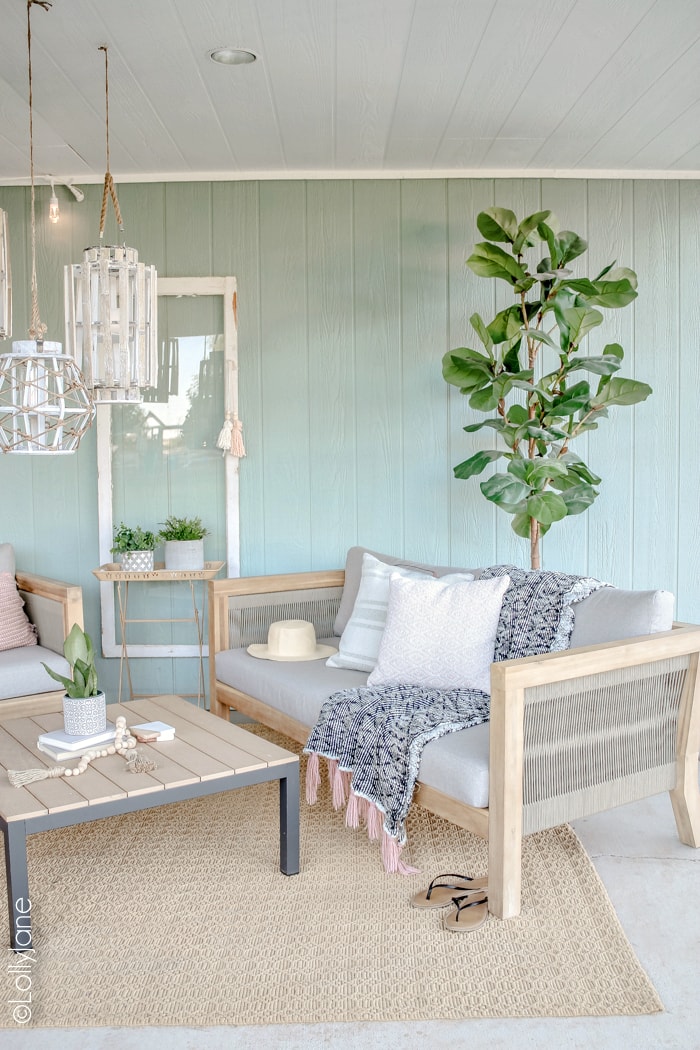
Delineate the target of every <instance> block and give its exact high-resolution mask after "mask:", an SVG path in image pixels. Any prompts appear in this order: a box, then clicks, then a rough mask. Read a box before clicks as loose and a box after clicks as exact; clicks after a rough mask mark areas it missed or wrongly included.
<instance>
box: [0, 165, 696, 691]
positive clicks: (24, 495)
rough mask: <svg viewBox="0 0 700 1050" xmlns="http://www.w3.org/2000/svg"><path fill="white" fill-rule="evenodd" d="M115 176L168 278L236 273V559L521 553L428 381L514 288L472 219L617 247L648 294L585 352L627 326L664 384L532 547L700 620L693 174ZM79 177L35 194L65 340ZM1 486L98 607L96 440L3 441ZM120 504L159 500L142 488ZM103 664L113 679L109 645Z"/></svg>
mask: <svg viewBox="0 0 700 1050" xmlns="http://www.w3.org/2000/svg"><path fill="white" fill-rule="evenodd" d="M118 192H119V198H120V203H121V206H122V211H123V213H124V218H125V223H126V237H127V241H128V243H132V244H134V245H135V246H136V247H137V248H138V249H139V253H140V256H141V258H142V259H143V260H144V261H148V262H154V263H155V264H156V266H157V267H158V270H159V272H160V273H161V274H162V275H165V276H178V275H185V276H186V275H191V276H201V275H206V274H209V273H213V274H220V275H224V274H227V273H232V274H235V275H236V277H237V278H238V286H239V361H240V375H239V382H240V415H241V418H242V420H243V423H244V437H245V442H246V447H247V451H248V456H247V458H246V459H244V460H243V461H242V463H241V475H240V482H241V562H242V570H243V572H244V573H245V574H251V573H258V572H275V571H300V570H304V569H311V568H324V567H331V566H338V565H340V564H342V561H343V557H344V552H345V550H346V549H347V547H348V546H349V545H351V544H352V543H355V542H359V543H363V544H366V545H368V546H372V547H374V548H376V549H379V550H385V551H391V552H393V553H396V554H402V555H405V556H407V557H410V558H414V559H424V560H436V561H439V562H447V563H450V562H451V563H455V564H462V565H479V564H489V563H492V562H495V561H514V562H516V563H519V564H521V565H526V564H527V559H528V552H527V545H526V544H525V542H524V541H522V542H521V541H520V540H518V539H517V538H516V537H515V536H514V534H513V533H512V531H511V530H510V527H509V519H508V518H507V517H506V516H505V515H503V514H501V513H500V512H498V511H496V510H495V509H494V508H493V506H492V505H491V504H489V503H487V502H486V501H485V500H484V499H483V497H482V496H481V494H480V492H479V490H478V481H470V482H459V481H456V480H454V479H453V477H452V468H453V467H454V466H455V464H457V463H459V462H460V461H461V460H463V459H465V458H467V457H468V456H469V455H471V454H472V453H473V452H474V451H475V450H476V449H477V448H481V447H490V446H492V443H493V436H492V435H491V433H490V432H489V431H486V432H482V433H479V434H471V435H468V434H465V433H464V432H463V430H462V427H463V426H464V425H465V424H466V423H468V422H471V421H474V419H475V416H474V414H473V413H471V412H470V411H469V409H468V406H467V402H466V399H464V398H462V397H461V396H460V395H459V393H458V392H457V391H455V390H454V389H452V388H449V387H447V385H446V384H444V383H443V381H442V378H441V374H440V360H441V357H442V354H443V353H444V352H445V350H447V349H449V348H452V347H456V346H460V345H469V343H470V342H471V336H470V335H469V332H470V326H469V320H468V319H469V316H470V314H471V313H472V312H474V311H475V310H476V311H478V312H479V313H481V314H482V315H483V316H484V317H490V316H492V315H493V313H494V311H495V310H496V309H499V308H500V307H501V306H503V305H505V304H506V303H507V302H509V301H510V300H509V293H508V290H507V288H506V287H505V286H503V288H498V289H494V287H493V284H492V282H489V281H484V280H481V279H479V278H476V277H475V276H474V275H473V274H471V272H470V271H469V270H468V269H467V268H466V267H465V265H464V262H465V259H466V257H467V256H468V254H469V252H470V251H471V247H472V245H473V243H474V242H475V240H478V239H479V235H478V231H477V230H476V226H475V222H474V220H475V216H476V213H477V212H478V211H479V210H481V209H482V208H483V207H486V206H488V205H490V204H493V203H498V204H502V205H506V206H511V207H513V208H514V209H515V210H516V212H518V213H519V214H524V213H525V212H528V211H533V210H535V209H537V208H539V207H551V208H552V209H553V210H554V211H555V212H556V213H557V214H558V215H559V218H560V220H561V225H562V227H567V226H568V227H573V228H574V229H576V230H577V231H578V232H580V233H581V234H583V236H585V237H587V239H588V240H589V242H590V245H591V249H590V252H589V254H588V256H586V257H584V260H587V261H588V265H589V272H590V273H595V272H596V271H597V270H598V269H599V268H600V267H602V266H603V265H604V264H605V263H607V262H609V261H610V260H611V259H612V258H617V259H618V260H619V261H620V262H621V263H624V264H627V265H631V266H633V267H634V268H635V269H636V270H637V271H638V273H639V280H640V297H639V299H638V300H637V302H636V303H635V304H634V306H633V307H631V308H628V309H627V310H624V311H618V312H614V311H610V312H607V313H606V319H605V323H604V326H603V328H602V330H601V331H600V332H597V333H595V340H592V346H593V345H595V346H596V348H600V347H602V345H604V343H605V342H608V341H613V340H614V341H619V342H620V343H621V344H622V345H623V346H624V348H625V351H626V357H625V374H634V375H636V377H637V378H639V379H642V380H646V381H648V382H650V383H651V384H652V386H653V387H654V390H655V393H654V396H653V397H652V398H651V399H650V400H649V401H648V402H647V403H645V404H644V405H640V406H636V407H635V408H633V409H613V410H611V414H610V419H609V420H607V421H604V422H603V424H602V425H601V428H600V430H599V431H598V432H596V433H593V434H591V435H589V436H588V437H587V438H586V439H585V442H584V444H583V445H582V446H581V454H583V455H584V456H586V455H587V456H588V457H589V459H590V463H591V466H592V467H593V469H594V470H597V471H598V473H600V474H601V475H602V477H603V484H602V486H601V495H600V497H599V499H598V501H597V502H596V504H595V505H594V507H593V508H592V509H591V510H590V511H589V512H588V513H587V514H585V515H582V516H580V517H578V518H575V519H572V520H569V521H567V522H565V523H564V524H563V525H558V526H554V527H553V529H552V530H551V532H550V533H549V535H548V536H547V537H546V538H545V541H544V563H545V566H549V567H552V568H555V567H556V568H562V569H567V570H569V571H581V572H588V573H591V574H593V575H597V576H599V577H601V578H603V579H606V580H610V581H611V582H613V583H616V584H618V585H620V586H638V587H647V586H661V587H666V588H668V589H670V590H673V591H674V592H675V593H676V594H677V598H678V601H677V613H678V615H679V617H681V618H684V619H689V620H693V619H695V620H697V619H700V582H699V576H700V553H699V552H700V547H699V545H698V543H697V523H698V515H699V514H700V496H699V493H700V474H699V468H698V458H697V455H696V453H695V440H694V429H691V428H692V427H693V423H694V420H695V417H696V391H697V388H698V381H699V380H700V376H699V375H698V367H699V366H698V356H699V355H698V352H697V344H698V336H697V333H698V331H699V330H700V316H699V314H700V308H699V306H698V298H697V291H696V281H697V273H698V271H699V269H700V235H699V234H698V228H699V223H698V208H699V205H700V183H698V182H674V181H668V182H661V181H659V182H655V181H649V182H647V181H637V182H631V181H625V180H621V181H610V180H591V181H585V180H535V179H532V180H521V179H503V180H496V181H494V180H491V179H473V180H460V179H453V180H411V179H406V180H376V181H373V180H367V181H350V180H347V181H342V180H341V181H309V182H301V181H297V182H294V181H292V182H275V181H270V182H260V183H255V182H250V183H245V182H242V183H226V182H222V183H211V184H209V183H198V184H187V183H184V184H183V183H178V184H169V185H167V186H164V185H152V184H148V185H125V186H123V187H118ZM86 193H87V196H86V201H85V203H83V204H77V203H74V202H71V200H69V199H68V197H67V195H66V200H65V201H64V200H63V198H62V202H61V209H62V219H61V223H60V224H59V225H58V227H54V228H52V229H49V228H48V224H47V223H46V222H45V210H46V207H47V201H44V200H43V197H42V198H41V200H40V203H39V207H38V214H39V232H38V255H39V282H40V292H41V299H42V312H43V313H45V315H46V320H47V323H48V324H49V328H50V331H51V333H52V334H54V336H57V337H61V338H62V330H63V319H62V280H63V275H62V267H63V264H64V263H66V262H70V261H74V260H76V259H78V258H80V252H81V251H82V249H83V248H84V247H85V246H86V245H88V244H92V243H95V241H96V236H97V229H96V220H97V218H98V216H99V202H100V196H101V187H97V186H93V187H86ZM28 199H29V194H28V190H27V189H21V188H0V207H4V208H5V209H6V210H7V211H8V214H9V220H10V236H11V249H12V263H13V276H14V300H15V324H14V329H15V337H16V338H21V337H22V336H23V333H24V331H25V330H26V327H27V323H28V295H27V284H28V276H27V275H28V243H29V242H28V236H27V216H28ZM108 221H113V220H109V219H108ZM108 232H109V231H108ZM112 236H113V233H112ZM596 340H597V342H596ZM0 488H1V489H2V493H3V497H4V498H3V501H2V502H3V511H2V518H1V520H0V538H2V539H9V540H11V541H12V542H13V543H14V544H15V546H16V547H17V549H18V554H19V560H20V562H21V563H22V564H23V565H25V566H28V567H29V568H31V569H34V570H36V571H40V572H47V573H50V572H59V574H60V575H62V576H64V577H68V578H70V579H75V580H77V581H78V582H80V583H81V584H82V585H83V588H84V592H85V601H86V610H87V617H88V621H89V622H90V623H92V624H95V622H96V618H97V616H98V600H97V584H96V581H95V580H94V577H92V575H91V569H92V568H93V567H94V566H95V565H96V564H97V556H98V555H97V510H96V507H97V480H96V468H95V441H94V433H91V434H89V435H88V437H87V438H86V439H85V441H84V442H83V445H82V446H81V449H80V451H79V453H78V454H77V456H75V457H69V458H65V459H62V460H61V461H55V462H50V461H44V460H40V459H34V460H27V459H23V458H22V459H20V458H17V459H15V458H13V457H11V456H3V457H2V458H0ZM156 496H157V494H156V486H154V495H153V500H154V501H155V500H156ZM130 498H132V499H133V498H136V499H137V501H138V500H141V501H142V507H143V510H144V513H145V512H146V511H147V510H148V511H149V512H150V513H151V514H154V513H155V512H156V506H155V503H152V504H149V503H148V498H149V497H148V495H147V494H146V493H145V492H141V493H139V494H137V496H136V497H130ZM211 500H212V503H217V502H218V501H220V494H219V493H217V492H213V493H211ZM10 508H12V510H10ZM54 547H57V548H58V550H59V556H58V565H59V566H60V569H58V570H57V568H56V558H55V554H54V553H53V548H54ZM207 553H208V556H210V557H223V552H220V551H216V550H211V549H210V550H208V551H207ZM93 629H94V627H93ZM109 663H110V665H111V666H110V668H109V669H108V671H107V674H108V677H109V676H111V677H114V672H115V664H116V661H110V662H109ZM193 668H194V661H186V660H173V661H161V660H152V661H145V660H144V661H140V662H139V666H138V668H137V674H138V676H139V686H141V685H143V684H144V682H145V683H146V688H153V689H158V691H164V690H168V689H174V688H182V689H184V688H185V686H186V684H187V683H191V681H192V675H193ZM185 678H186V679H187V682H185Z"/></svg>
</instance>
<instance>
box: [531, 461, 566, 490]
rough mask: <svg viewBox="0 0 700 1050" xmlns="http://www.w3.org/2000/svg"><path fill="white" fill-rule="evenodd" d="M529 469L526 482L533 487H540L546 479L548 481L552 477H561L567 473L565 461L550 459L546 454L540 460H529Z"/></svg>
mask: <svg viewBox="0 0 700 1050" xmlns="http://www.w3.org/2000/svg"><path fill="white" fill-rule="evenodd" d="M530 462H531V463H532V467H531V470H530V472H529V476H528V479H527V480H528V482H529V483H530V485H531V486H532V487H533V488H534V487H538V488H541V487H542V486H543V484H544V483H545V482H546V481H550V480H551V479H552V478H557V477H562V476H564V475H566V473H567V467H566V464H565V463H562V462H561V461H560V460H556V459H552V458H551V457H549V456H547V457H546V458H544V459H542V460H531V461H530Z"/></svg>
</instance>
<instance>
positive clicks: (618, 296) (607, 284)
mask: <svg viewBox="0 0 700 1050" xmlns="http://www.w3.org/2000/svg"><path fill="white" fill-rule="evenodd" d="M593 283H594V284H595V286H596V294H595V295H589V296H587V299H588V302H589V303H591V304H592V305H593V306H605V307H607V309H608V310H617V309H619V308H620V307H622V306H627V305H628V303H631V302H632V301H633V300H634V299H636V298H637V291H636V289H635V288H634V287H633V286H632V283H631V281H630V280H629V279H628V278H627V277H623V278H622V279H621V280H619V281H594V282H593Z"/></svg>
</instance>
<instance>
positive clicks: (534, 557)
mask: <svg viewBox="0 0 700 1050" xmlns="http://www.w3.org/2000/svg"><path fill="white" fill-rule="evenodd" d="M539 567H540V523H539V521H535V519H534V518H530V568H531V569H539Z"/></svg>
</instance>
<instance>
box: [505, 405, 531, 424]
mask: <svg viewBox="0 0 700 1050" xmlns="http://www.w3.org/2000/svg"><path fill="white" fill-rule="evenodd" d="M507 418H508V422H509V423H515V425H516V426H519V425H520V424H521V423H526V422H527V420H528V414H527V409H526V408H525V406H524V405H511V406H510V408H509V409H508V412H507Z"/></svg>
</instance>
